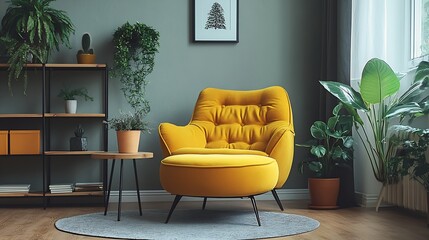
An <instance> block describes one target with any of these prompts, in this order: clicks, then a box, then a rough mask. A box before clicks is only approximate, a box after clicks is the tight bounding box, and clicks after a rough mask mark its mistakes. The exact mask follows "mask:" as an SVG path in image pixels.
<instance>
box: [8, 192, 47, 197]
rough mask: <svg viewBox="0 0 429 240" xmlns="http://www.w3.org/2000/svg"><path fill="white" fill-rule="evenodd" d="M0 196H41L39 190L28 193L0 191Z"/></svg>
mask: <svg viewBox="0 0 429 240" xmlns="http://www.w3.org/2000/svg"><path fill="white" fill-rule="evenodd" d="M0 197H43V193H41V192H30V193H0Z"/></svg>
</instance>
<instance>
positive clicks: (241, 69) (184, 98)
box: [0, 0, 323, 190]
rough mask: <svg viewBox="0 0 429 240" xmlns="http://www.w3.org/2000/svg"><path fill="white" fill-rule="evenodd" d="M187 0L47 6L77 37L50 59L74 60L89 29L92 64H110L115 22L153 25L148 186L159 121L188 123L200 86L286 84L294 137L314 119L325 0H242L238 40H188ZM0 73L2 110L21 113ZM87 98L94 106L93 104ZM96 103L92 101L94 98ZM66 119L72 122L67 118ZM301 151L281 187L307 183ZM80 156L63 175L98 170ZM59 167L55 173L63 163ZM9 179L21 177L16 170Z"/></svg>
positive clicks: (155, 181)
mask: <svg viewBox="0 0 429 240" xmlns="http://www.w3.org/2000/svg"><path fill="white" fill-rule="evenodd" d="M192 2H193V0H174V1H173V0H124V1H117V0H74V1H70V0H57V1H56V2H54V3H53V4H52V5H53V6H54V7H56V8H58V9H61V10H64V11H66V12H67V14H68V15H69V16H70V18H71V20H72V22H73V23H74V25H75V28H76V33H75V35H74V36H72V37H71V44H72V49H67V48H62V49H61V51H60V52H58V53H55V54H53V55H52V56H51V58H50V61H49V62H52V63H74V62H75V61H76V60H75V55H76V52H77V50H78V49H80V48H81V46H80V41H81V36H82V34H83V33H84V32H90V33H91V35H92V39H93V42H92V47H93V48H94V50H95V53H96V54H97V62H100V63H107V64H108V65H109V66H111V65H112V50H113V46H112V34H113V32H114V31H115V29H116V28H118V27H119V26H121V25H122V24H123V23H125V22H127V21H129V22H130V23H134V22H136V21H139V22H142V23H145V24H147V25H150V26H152V27H154V28H155V29H157V30H158V31H159V33H160V45H161V46H160V48H159V53H158V54H157V56H156V64H155V69H154V71H153V72H152V74H150V75H149V77H148V79H149V80H150V84H149V85H148V88H147V90H148V93H147V97H148V99H149V100H150V103H151V108H152V111H151V112H150V114H149V116H148V119H147V120H148V121H149V122H150V123H151V127H152V129H153V131H152V134H150V135H149V134H145V135H143V136H142V138H141V145H140V150H141V151H153V152H154V154H155V158H154V159H152V160H145V161H139V163H138V168H139V169H138V171H139V172H140V175H141V176H140V181H141V183H140V184H141V185H140V186H141V187H142V188H143V189H146V190H149V189H150V190H155V189H161V186H160V183H159V175H158V171H159V162H160V160H161V150H160V146H159V140H158V134H157V126H158V124H159V123H160V122H172V123H176V124H181V125H183V124H186V123H187V122H188V121H189V119H190V117H191V113H192V110H193V107H194V103H195V100H196V98H197V96H198V93H199V92H200V91H201V90H202V89H204V88H206V87H218V88H227V89H240V90H247V89H258V88H264V87H267V86H271V85H280V86H283V87H285V88H286V90H287V91H288V92H289V95H290V98H291V102H292V107H293V112H294V120H295V128H296V142H303V141H305V140H306V139H308V138H309V133H308V132H309V126H310V125H311V123H312V122H313V121H314V120H315V119H316V117H317V112H318V110H317V106H318V104H317V103H316V102H317V101H318V90H319V85H318V80H319V77H318V76H319V69H320V64H319V63H320V46H321V27H322V26H321V22H322V21H321V19H322V12H321V9H322V6H323V1H319V0H305V1H302V0H289V1H285V0H264V1H261V0H242V1H240V3H239V38H240V42H239V43H237V44H233V43H193V42H192V41H191V39H192V36H191V32H192V22H191V21H192V20H191V19H192V7H191V6H192ZM7 6H8V3H7V2H6V1H4V0H2V1H1V2H0V16H3V15H4V12H5V10H6V8H7ZM0 77H1V78H3V79H1V82H0V95H1V96H2V97H1V99H0V102H2V103H1V104H0V109H1V111H2V112H8V111H24V112H25V109H27V108H28V104H31V101H29V100H25V98H26V97H23V96H22V94H21V93H20V91H21V90H20V87H16V88H15V96H14V97H10V96H9V95H8V92H7V85H6V80H5V79H4V78H5V75H4V74H3V75H0ZM71 77H76V79H78V78H79V79H80V81H81V84H84V85H86V86H88V88H89V90H90V93H92V94H93V95H95V97H97V96H98V94H99V89H97V85H96V84H95V85H94V84H92V83H90V82H89V81H88V82H85V80H82V78H83V77H77V76H73V74H70V75H66V76H64V78H71ZM39 94H40V88H38V87H37V86H36V87H34V86H32V84H30V88H29V97H30V98H31V96H33V97H36V98H37V96H38V95H39ZM29 97H27V98H29ZM23 99H24V100H23ZM54 100H55V99H54ZM7 101H14V102H16V103H20V104H19V107H13V106H11V105H8V104H4V103H5V102H7ZM57 101H60V99H57ZM55 104H57V105H61V104H62V103H61V102H58V103H54V105H55ZM85 104H86V103H85V102H83V101H80V103H79V106H81V107H83V110H86V107H85ZM88 104H89V105H90V106H93V104H94V103H88ZM95 105H96V107H97V104H96V103H95ZM120 109H122V110H124V111H127V110H129V107H128V105H127V103H126V102H125V100H124V98H123V96H122V92H121V91H120V84H119V81H118V80H117V79H114V78H112V77H111V78H110V81H109V116H111V117H112V116H114V115H116V114H117V113H118V112H119V110H120ZM83 110H82V111H83ZM65 124H68V123H65ZM70 125H73V126H72V127H71V128H74V123H73V122H72V123H70ZM66 133H67V134H66ZM66 133H65V135H66V136H65V138H68V137H70V134H72V129H70V130H69V131H68V132H66ZM56 137H58V136H56ZM60 137H61V136H60ZM109 149H110V150H116V139H115V133H114V131H113V130H110V131H109ZM302 157H303V156H302V151H299V154H297V155H296V156H295V163H294V169H293V171H292V174H291V177H290V179H289V180H288V182H287V183H286V185H285V188H306V185H307V183H306V178H305V177H303V176H300V175H299V174H297V171H296V162H297V161H298V160H300V159H301V158H302ZM82 162H83V161H74V162H73V164H70V161H69V162H65V163H62V164H59V163H56V164H57V165H58V164H59V165H63V166H64V168H67V169H66V170H65V172H66V173H67V174H66V175H71V176H73V175H75V176H77V175H79V176H81V175H85V174H91V175H92V174H99V172H97V171H96V172H94V171H93V170H88V169H87V168H88V167H72V166H74V164H85V162H83V163H82ZM2 164H3V163H2ZM127 165H128V164H127ZM130 165H131V164H130ZM2 166H3V167H4V166H7V165H2ZM85 166H86V165H85ZM90 166H92V165H90ZM55 169H57V167H55ZM58 169H60V170H58V171H61V166H58ZM68 169H69V170H68ZM125 169H126V171H128V172H127V174H126V175H125V176H127V175H129V176H132V175H131V174H132V172H131V166H126V168H125ZM56 171H57V170H56ZM13 177H16V178H17V179H18V178H19V176H18V175H16V176H15V175H13V176H12V178H13ZM125 179H126V185H125V188H126V189H133V188H134V184H133V179H132V177H130V178H128V177H125ZM63 180H64V181H67V179H62V178H61V180H59V181H63ZM72 180H74V179H72ZM72 180H71V181H72Z"/></svg>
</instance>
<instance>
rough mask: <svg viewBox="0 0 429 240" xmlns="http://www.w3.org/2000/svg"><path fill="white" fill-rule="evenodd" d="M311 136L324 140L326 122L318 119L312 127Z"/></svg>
mask: <svg viewBox="0 0 429 240" xmlns="http://www.w3.org/2000/svg"><path fill="white" fill-rule="evenodd" d="M310 132H311V136H313V137H314V138H316V139H320V140H323V139H325V138H326V124H325V123H324V122H322V121H316V122H314V123H313V125H311V127H310Z"/></svg>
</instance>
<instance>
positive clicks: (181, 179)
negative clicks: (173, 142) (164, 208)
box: [160, 154, 279, 197]
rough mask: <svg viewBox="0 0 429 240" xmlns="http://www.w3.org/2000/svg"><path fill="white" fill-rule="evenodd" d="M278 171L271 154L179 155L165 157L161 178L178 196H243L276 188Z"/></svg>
mask: <svg viewBox="0 0 429 240" xmlns="http://www.w3.org/2000/svg"><path fill="white" fill-rule="evenodd" d="M278 173H279V172H278V167H277V163H276V161H275V160H274V159H272V158H270V157H264V156H258V155H239V154H236V155H230V154H208V155H207V154H180V155H173V156H170V157H167V158H165V159H164V160H162V165H161V169H160V176H161V178H160V179H161V184H162V186H163V187H164V189H165V190H166V191H168V192H170V193H172V194H175V195H184V196H204V197H243V196H253V195H257V194H261V193H264V192H267V191H270V190H271V189H273V188H274V186H275V185H276V183H277V177H278Z"/></svg>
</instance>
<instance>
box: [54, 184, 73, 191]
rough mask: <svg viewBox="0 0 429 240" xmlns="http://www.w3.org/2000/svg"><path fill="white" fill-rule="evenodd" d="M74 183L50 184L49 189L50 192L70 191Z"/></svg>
mask: <svg viewBox="0 0 429 240" xmlns="http://www.w3.org/2000/svg"><path fill="white" fill-rule="evenodd" d="M73 189H74V184H72V183H70V184H51V185H49V190H51V193H71V192H73Z"/></svg>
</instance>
